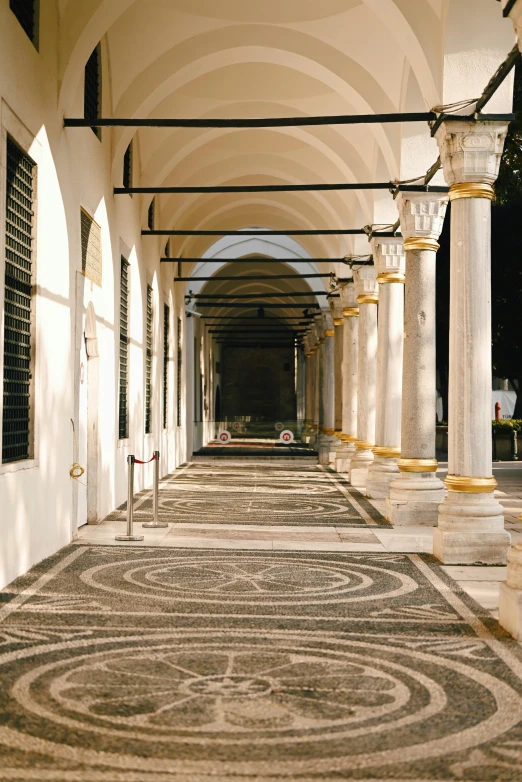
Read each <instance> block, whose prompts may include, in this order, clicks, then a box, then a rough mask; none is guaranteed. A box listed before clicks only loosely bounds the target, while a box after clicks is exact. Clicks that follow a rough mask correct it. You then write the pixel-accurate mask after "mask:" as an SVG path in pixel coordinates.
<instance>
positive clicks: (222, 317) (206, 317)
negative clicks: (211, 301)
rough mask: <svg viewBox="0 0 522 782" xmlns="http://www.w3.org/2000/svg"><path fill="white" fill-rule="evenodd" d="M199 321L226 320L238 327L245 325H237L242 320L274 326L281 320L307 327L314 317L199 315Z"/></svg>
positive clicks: (206, 324)
mask: <svg viewBox="0 0 522 782" xmlns="http://www.w3.org/2000/svg"><path fill="white" fill-rule="evenodd" d="M306 317H308V320H306ZM199 319H200V320H217V321H220V320H226V321H227V323H234V322H235V321H237V322H238V325H239V326H241V325H246V324H243V323H239V321H244V320H256V321H257V322H258V323H263V321H264V322H265V323H274V324H276V323H282V322H283V320H284V321H287V320H299V321H301V323H300V324H298V325H305V324H306V325H307V324H309V323H311V322H312V320H313V319H314V316H313V315H308V316H305V315H281V317H280V318H279V317H277V316H275V315H274V316H273V317H271V316H268V318H259V317H258V316H257V315H234V316H232V315H200V318H199ZM204 325H205V326H207V328H212V326H217V325H218V324H217V323H205V324H204Z"/></svg>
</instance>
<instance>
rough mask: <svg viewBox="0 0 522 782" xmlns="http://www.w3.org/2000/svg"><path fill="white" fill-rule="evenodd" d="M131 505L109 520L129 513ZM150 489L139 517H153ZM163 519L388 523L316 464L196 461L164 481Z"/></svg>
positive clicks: (139, 501) (141, 499)
mask: <svg viewBox="0 0 522 782" xmlns="http://www.w3.org/2000/svg"><path fill="white" fill-rule="evenodd" d="M126 507H127V505H126V503H124V504H123V505H121V506H120V507H119V508H118V509H117V510H116V511H114V513H111V514H110V515H109V516H108V517H107V520H109V521H110V520H114V521H116V520H119V519H121V518H124V517H125V512H126ZM151 512H152V496H151V492H150V491H145V492H142V493H141V494H138V495H136V504H135V518H136V520H137V521H140V520H141V521H143V520H145V517H147V518H150V515H151ZM159 516H160V519H161V520H162V521H168V522H172V523H173V524H177V523H190V522H197V523H198V524H221V523H223V521H224V520H226V522H227V523H228V524H243V525H244V524H252V525H254V524H257V525H259V524H264V525H270V524H277V525H280V526H303V525H310V524H313V525H314V526H323V525H324V526H329V527H331V526H335V527H339V526H342V527H361V526H363V527H364V526H366V525H368V524H370V525H372V526H373V525H378V526H383V527H389V525H388V523H387V522H386V520H385V519H384V517H383V516H382V515H381V514H380V513H379V511H378V510H376V508H375V507H374V506H373V505H372V504H371V503H370V502H368V500H367V499H366V498H365V497H364V496H363V494H361V492H360V491H358V490H357V489H355V488H354V487H353V486H351V485H350V484H349V483H348V482H347V481H346V480H345V479H344V478H343V477H342V476H340V475H338V474H337V473H335V472H333V471H332V470H329V469H323V468H321V467H319V466H318V465H317V463H307V464H300V463H294V462H289V461H284V460H283V461H281V462H279V463H278V462H277V461H273V462H270V461H267V462H265V463H257V464H248V463H245V462H243V463H241V462H236V463H229V462H218V461H215V462H212V461H210V460H209V461H207V462H191V463H190V464H189V465H188V466H187V467H186V468H184V469H181V470H178V471H176V473H174V474H173V475H170V476H167V477H166V478H165V479H163V480H162V481H161V485H160V501H159Z"/></svg>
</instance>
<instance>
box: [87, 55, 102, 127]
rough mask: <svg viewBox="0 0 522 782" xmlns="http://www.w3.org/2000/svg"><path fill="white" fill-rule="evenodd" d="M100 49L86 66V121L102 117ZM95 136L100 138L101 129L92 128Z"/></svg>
mask: <svg viewBox="0 0 522 782" xmlns="http://www.w3.org/2000/svg"><path fill="white" fill-rule="evenodd" d="M100 59H101V58H100V47H99V46H97V47H96V49H95V50H94V51H93V53H92V54H91V56H90V57H89V59H88V60H87V65H86V66H85V85H84V92H83V115H84V117H85V118H86V119H98V118H99V117H100V105H101V100H100V93H101V90H100V85H101V78H100ZM92 132H93V133H94V135H95V136H98V138H99V137H100V128H92Z"/></svg>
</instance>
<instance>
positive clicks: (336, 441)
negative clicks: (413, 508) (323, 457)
mask: <svg viewBox="0 0 522 782" xmlns="http://www.w3.org/2000/svg"><path fill="white" fill-rule="evenodd" d="M330 310H331V313H332V318H333V327H334V338H333V339H334V400H335V407H334V433H333V437H332V442H331V444H330V464H331V465H332V466H335V460H336V458H337V451H338V450H339V448H340V447H341V435H342V433H343V378H342V373H343V350H344V338H343V330H344V318H343V307H342V304H341V299H340V297H339V298H338V299H330Z"/></svg>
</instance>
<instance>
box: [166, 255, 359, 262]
mask: <svg viewBox="0 0 522 782" xmlns="http://www.w3.org/2000/svg"><path fill="white" fill-rule="evenodd" d="M160 261H161V263H343V262H344V258H263V257H260V258H256V257H255V256H252V257H251V258H160Z"/></svg>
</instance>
